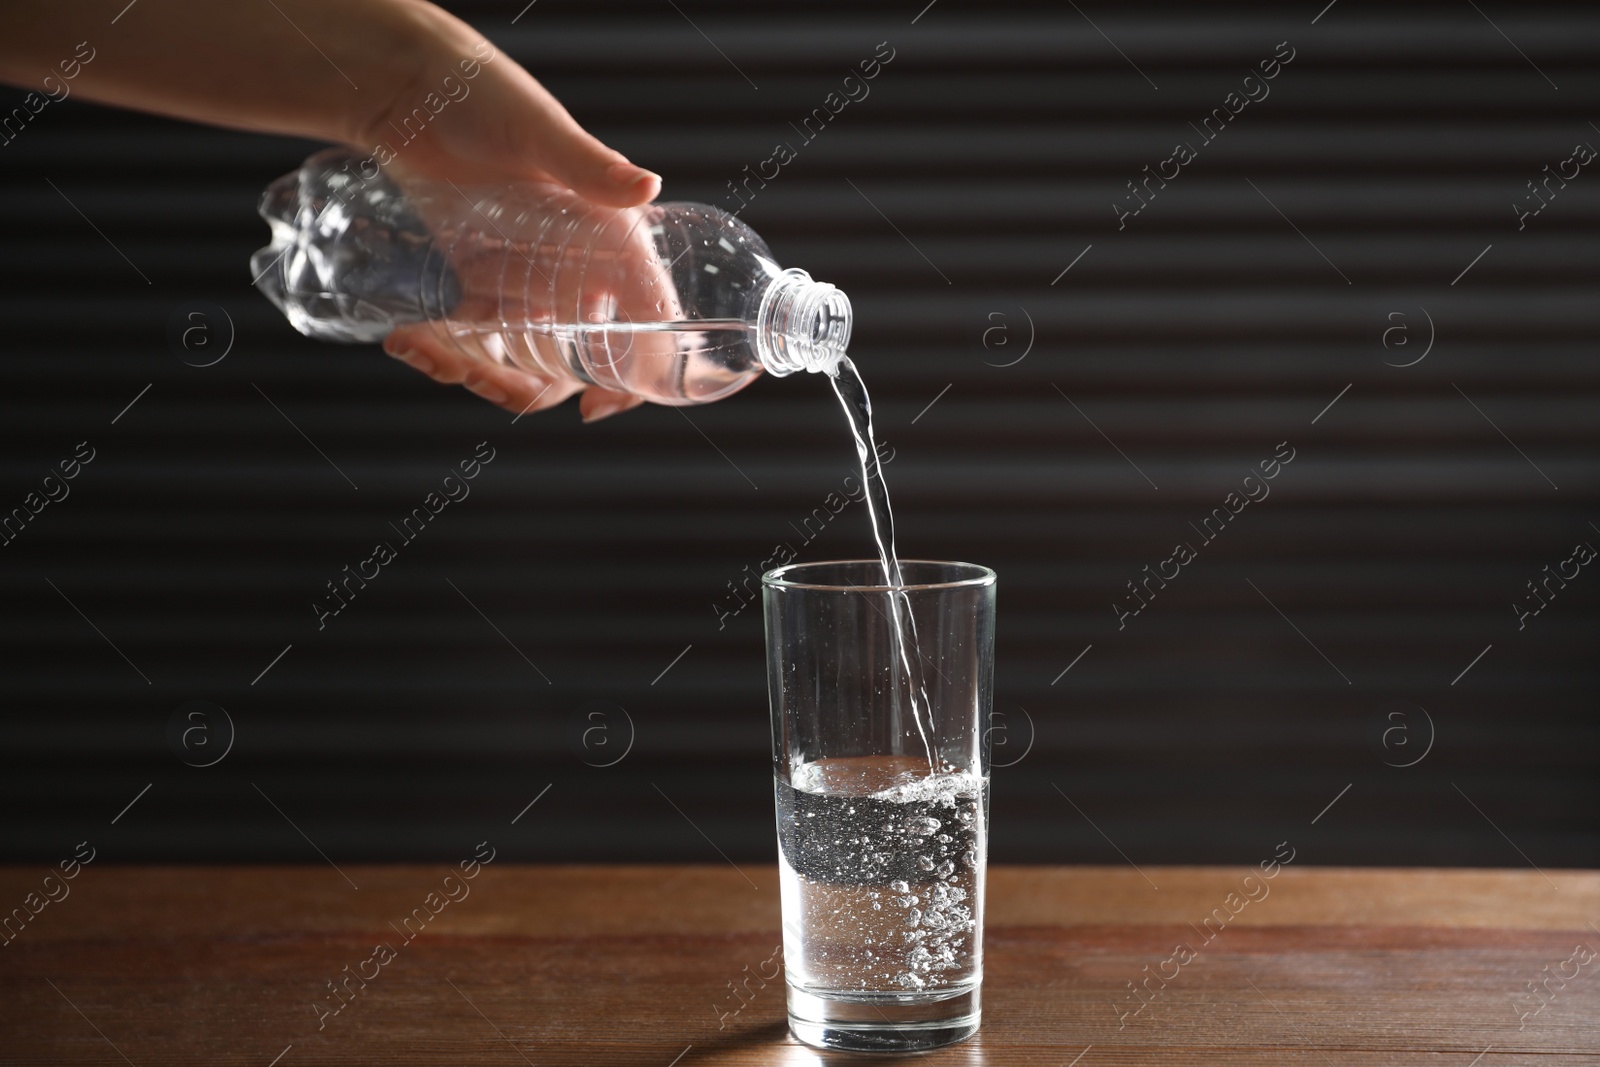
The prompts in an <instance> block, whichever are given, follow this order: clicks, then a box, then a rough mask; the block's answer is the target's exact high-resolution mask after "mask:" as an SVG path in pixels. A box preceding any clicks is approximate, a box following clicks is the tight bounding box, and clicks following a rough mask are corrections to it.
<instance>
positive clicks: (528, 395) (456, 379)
mask: <svg viewBox="0 0 1600 1067" xmlns="http://www.w3.org/2000/svg"><path fill="white" fill-rule="evenodd" d="M383 350H384V351H385V352H386V353H388V354H389V355H391V356H393V357H394V358H395V359H398V360H400V361H401V362H402V363H405V364H407V365H408V366H410V367H412V368H414V369H415V370H418V371H420V372H422V373H423V374H426V375H427V376H428V377H430V378H432V379H433V380H434V381H436V382H440V383H442V384H445V385H461V386H464V387H466V388H467V389H468V390H470V391H471V392H473V393H476V394H477V395H478V396H481V397H482V398H483V399H485V400H487V401H489V402H490V403H491V404H497V405H499V406H500V407H502V408H505V409H506V410H507V411H509V412H511V413H513V414H515V415H519V416H520V415H524V414H527V413H529V412H533V411H543V410H545V409H547V408H552V407H555V406H556V405H557V404H559V403H561V402H562V401H563V400H565V399H567V398H568V397H570V396H571V395H572V394H574V393H576V392H578V391H579V390H580V389H582V388H583V385H582V383H580V382H574V381H570V380H567V379H560V380H556V381H549V380H546V379H544V378H540V377H535V376H534V375H531V374H528V373H526V372H525V371H520V370H514V369H512V368H510V367H503V366H500V365H498V364H494V363H488V362H485V361H483V360H478V359H473V358H471V357H469V356H467V355H464V354H463V353H461V352H457V351H454V350H453V349H452V348H450V347H449V346H448V345H447V344H445V343H444V342H442V341H441V340H440V339H439V337H438V335H437V334H435V333H434V332H433V329H432V328H431V327H429V326H428V325H426V324H418V325H415V326H402V327H400V328H398V329H396V330H394V331H393V332H391V333H390V334H389V336H388V337H387V338H386V339H385V340H384V342H383Z"/></svg>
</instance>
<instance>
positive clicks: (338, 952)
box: [0, 863, 1600, 1067]
mask: <svg viewBox="0 0 1600 1067" xmlns="http://www.w3.org/2000/svg"><path fill="white" fill-rule="evenodd" d="M451 873H452V869H451V868H446V867H420V866H406V867H395V866H385V867H357V866H348V867H345V868H343V869H342V870H335V869H332V868H330V867H327V866H324V867H212V868H206V867H115V866H110V865H106V864H91V865H89V866H86V867H84V868H83V869H82V871H81V872H80V873H79V874H78V876H77V877H76V878H75V879H73V880H72V881H70V882H67V883H61V882H59V881H57V882H52V883H51V890H52V892H54V894H55V895H56V896H57V897H62V899H59V900H57V901H55V902H52V903H48V904H46V905H44V906H43V907H42V908H41V909H40V910H39V911H38V912H37V914H32V917H31V918H30V920H29V921H28V922H27V923H26V924H25V925H21V926H18V924H17V923H16V922H15V920H13V923H12V925H11V926H10V927H9V928H7V930H6V934H7V936H9V937H10V940H8V941H5V943H4V947H0V1063H7V1064H11V1063H16V1064H68V1063H70V1064H120V1063H131V1064H135V1065H137V1067H146V1065H154V1064H251V1065H259V1067H268V1065H269V1064H274V1063H276V1064H277V1065H278V1067H300V1065H305V1064H506V1065H514V1064H536V1065H538V1067H552V1065H566V1064H641V1065H646V1067H669V1065H673V1064H676V1065H678V1067H691V1065H695V1064H814V1063H820V1062H824V1061H832V1060H840V1061H841V1062H842V1061H844V1060H847V1059H860V1058H859V1057H857V1058H852V1057H842V1056H834V1055H831V1054H830V1055H824V1054H820V1053H816V1052H813V1051H811V1050H808V1049H806V1048H805V1047H804V1046H801V1045H798V1044H797V1043H795V1042H794V1041H793V1040H792V1039H791V1038H790V1037H789V1036H788V1035H787V1032H786V1029H785V1024H784V1011H783V989H782V983H781V978H780V979H776V980H774V981H772V982H769V983H766V984H765V985H764V986H763V985H762V984H761V983H760V981H759V979H750V980H749V981H748V982H747V984H746V985H745V987H744V988H747V989H749V990H750V992H749V993H747V994H746V995H745V997H744V998H743V999H742V1000H741V999H739V998H736V997H735V996H734V994H733V992H732V991H731V985H730V984H731V983H734V982H738V981H741V980H744V979H748V978H749V976H750V975H752V974H758V973H759V972H760V971H762V970H763V969H764V964H766V961H767V960H769V959H774V953H775V950H776V948H777V947H778V944H779V932H778V929H779V920H778V889H777V875H776V871H775V870H774V869H772V868H763V867H745V868H743V869H741V870H735V869H732V868H730V867H726V866H724V867H684V866H675V867H534V866H512V865H508V864H505V863H499V864H495V863H490V864H488V865H486V866H484V867H482V868H481V870H480V871H479V872H478V873H477V876H476V877H475V878H473V879H471V880H470V881H467V880H457V881H453V882H451V883H448V884H447V883H445V878H446V876H447V875H450V874H451ZM456 873H457V874H458V875H459V873H460V872H459V871H458V872H456ZM1250 873H1252V871H1251V869H1249V868H1238V869H1235V868H1179V867H1147V868H1144V869H1143V871H1137V870H1133V869H1128V868H1097V867H1077V868H1018V867H1013V868H996V869H993V870H991V872H990V878H989V915H988V923H987V960H986V978H985V987H984V988H985V1005H984V1024H983V1029H982V1030H981V1031H980V1033H979V1035H978V1036H977V1037H976V1038H975V1039H973V1040H972V1041H970V1042H968V1043H966V1044H964V1045H961V1046H958V1047H956V1048H952V1049H947V1050H942V1051H940V1052H936V1053H932V1054H929V1055H927V1056H924V1057H920V1059H922V1060H923V1061H925V1062H927V1063H929V1064H936V1063H937V1064H942V1063H951V1064H995V1065H1001V1064H1030V1065H1033V1064H1039V1065H1043V1064H1050V1065H1058V1067H1067V1065H1079V1067H1103V1065H1111V1064H1140V1063H1160V1064H1171V1065H1189V1064H1246V1065H1253V1064H1263V1065H1264V1064H1326V1065H1340V1067H1343V1065H1369V1064H1370V1065H1377V1064H1402V1065H1411V1064H1416V1065H1422V1064H1428V1065H1441V1067H1444V1065H1459V1067H1473V1065H1481V1067H1504V1065H1507V1064H1529V1065H1531V1064H1577V1063H1583V1064H1600V973H1597V972H1600V957H1595V958H1592V959H1591V958H1590V957H1591V956H1595V952H1596V951H1597V950H1600V873H1591V872H1571V871H1546V872H1543V873H1540V872H1537V871H1526V872H1524V871H1476V870H1352V869H1328V868H1322V869H1318V868H1295V867H1292V866H1291V867H1285V868H1283V869H1282V870H1281V871H1280V872H1279V873H1278V874H1277V876H1276V877H1275V878H1274V879H1272V880H1271V881H1270V882H1264V881H1259V880H1258V881H1255V882H1252V883H1249V884H1248V886H1246V884H1245V883H1244V882H1243V879H1244V877H1245V876H1246V875H1248V874H1250ZM1257 873H1259V872H1257ZM45 874H46V872H45V870H44V869H33V868H19V867H12V868H4V869H0V908H4V909H5V910H6V912H7V913H10V909H12V908H13V907H19V908H23V910H24V913H29V912H28V908H27V902H29V901H30V900H32V901H33V902H34V906H35V907H37V906H38V904H37V901H38V900H39V899H41V898H40V897H33V898H30V897H29V894H31V893H41V895H42V892H41V884H42V881H43V878H44V876H45ZM63 885H65V887H66V889H67V893H66V895H65V896H63V894H62V886H63ZM1158 887H1159V888H1158ZM1262 887H1265V893H1264V895H1263V888H1262ZM1247 889H1248V891H1249V892H1250V893H1251V894H1252V895H1253V896H1255V897H1257V898H1259V899H1254V900H1250V901H1249V902H1248V903H1246V904H1243V905H1240V904H1239V901H1240V900H1241V899H1243V898H1242V897H1235V898H1232V901H1231V903H1230V900H1229V894H1230V893H1241V894H1243V893H1244V892H1246V890H1247ZM447 890H448V892H449V894H450V895H451V896H454V897H456V898H458V899H454V900H450V901H449V902H448V903H443V904H441V903H440V901H441V900H443V899H446V897H445V893H446V891H447ZM430 893H438V894H440V896H436V897H434V898H432V899H431V901H430V898H429V896H428V895H429V894H430ZM419 908H421V909H422V914H424V915H428V916H429V920H428V922H427V923H426V924H425V925H423V924H421V923H420V922H417V921H416V920H413V923H412V926H411V927H402V923H403V920H404V918H405V917H406V916H408V915H412V914H414V912H415V909H419ZM1214 909H1222V910H1221V912H1220V914H1221V915H1223V916H1226V918H1227V921H1226V923H1219V922H1218V921H1216V920H1213V922H1212V923H1211V924H1210V925H1208V926H1204V927H1203V930H1204V931H1205V932H1208V933H1209V934H1210V935H1211V936H1210V938H1209V940H1208V939H1206V938H1205V937H1204V936H1203V934H1202V932H1201V927H1202V924H1203V923H1204V920H1205V917H1206V916H1207V915H1215V914H1219V913H1218V912H1217V911H1215V910H1214ZM434 910H437V914H434V913H433V912H434ZM1235 911H1236V914H1235V913H1234V912H1235ZM29 914H31V913H29ZM1219 927H1220V929H1219ZM402 929H412V930H420V932H415V933H414V934H413V937H412V939H410V940H407V939H406V938H405V937H404V936H403V933H402V932H401V931H402ZM380 942H382V943H386V944H388V945H389V946H391V948H392V950H393V958H392V959H389V960H388V961H387V962H385V963H383V964H382V965H381V966H379V965H377V964H364V962H363V961H366V960H368V959H370V958H372V957H373V953H374V947H375V946H376V945H377V944H379V943H380ZM1180 943H1183V944H1187V945H1189V946H1190V947H1191V948H1193V949H1194V950H1195V954H1194V957H1193V958H1192V959H1189V960H1188V961H1187V962H1185V963H1182V964H1175V963H1171V962H1167V961H1169V960H1171V959H1173V957H1174V949H1175V946H1177V945H1178V944H1180ZM775 966H776V963H775V962H774V963H773V964H769V965H765V970H766V973H768V974H770V973H772V969H773V968H774V967H775ZM347 967H348V968H350V970H346V969H345V968H347ZM1146 967H1149V968H1150V971H1146V970H1145V968H1146ZM747 968H748V970H747ZM356 970H362V971H364V972H365V973H367V974H371V973H373V971H374V970H376V972H377V973H376V977H374V978H372V979H371V980H370V981H367V982H366V983H365V987H364V988H362V987H361V986H360V984H359V983H357V982H355V981H351V982H349V987H350V988H352V989H354V990H355V992H353V993H351V994H350V996H349V1000H348V1002H347V1003H346V1002H345V1001H341V1000H336V999H334V997H333V995H332V994H331V992H330V990H329V986H328V984H327V983H329V982H334V981H338V980H340V979H344V978H346V977H347V976H348V975H349V974H350V973H351V972H352V971H356ZM1174 971H1176V975H1175V976H1174V977H1171V978H1170V980H1166V981H1164V982H1163V981H1161V980H1160V979H1156V980H1152V981H1150V982H1149V983H1147V985H1146V988H1147V989H1149V990H1151V991H1152V992H1150V993H1147V994H1145V997H1144V999H1141V1000H1135V999H1134V998H1133V994H1132V993H1131V992H1130V986H1129V983H1133V982H1138V981H1141V980H1143V979H1144V978H1145V977H1146V975H1148V974H1151V973H1156V972H1160V973H1162V974H1165V975H1172V974H1173V972H1174ZM1540 982H1542V983H1543V985H1542V987H1541V988H1543V989H1544V990H1545V992H1544V993H1543V996H1542V997H1541V998H1540V999H1537V1000H1536V999H1534V997H1533V995H1532V994H1531V993H1529V992H1528V990H1529V988H1530V983H1535V984H1537V983H1540ZM341 1003H343V1004H344V1006H343V1007H342V1009H341V1010H340V1011H339V1012H338V1013H337V1014H324V1013H325V1012H326V1011H327V1010H329V1009H330V1008H331V1007H332V1006H334V1005H337V1004H341ZM1140 1004H1143V1005H1144V1007H1143V1009H1142V1010H1138V1011H1137V1014H1135V1013H1134V1012H1135V1010H1136V1009H1137V1008H1138V1005H1140ZM318 1005H322V1006H323V1008H322V1009H321V1010H319V1008H318ZM319 1022H320V1024H321V1025H320V1027H319ZM873 1058H877V1059H879V1061H880V1062H883V1060H882V1058H881V1057H873Z"/></svg>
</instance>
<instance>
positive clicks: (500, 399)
mask: <svg viewBox="0 0 1600 1067" xmlns="http://www.w3.org/2000/svg"><path fill="white" fill-rule="evenodd" d="M465 384H466V387H467V388H468V389H470V390H471V391H472V392H474V393H476V394H478V395H479V396H481V397H483V398H484V399H485V400H487V401H489V403H491V404H504V403H505V402H506V400H507V399H508V398H507V396H506V394H505V392H504V390H502V389H499V388H497V387H496V386H495V385H493V384H492V383H490V382H488V381H476V382H466V383H465Z"/></svg>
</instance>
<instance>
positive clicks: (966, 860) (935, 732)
mask: <svg viewBox="0 0 1600 1067" xmlns="http://www.w3.org/2000/svg"><path fill="white" fill-rule="evenodd" d="M900 566H901V577H902V581H903V583H904V584H902V585H899V586H894V587H890V586H886V585H885V584H884V583H883V575H884V571H883V566H882V564H881V563H879V561H878V560H850V561H844V562H834V563H803V564H793V565H791V566H787V567H780V568H778V569H777V570H775V571H771V572H769V573H768V574H766V575H764V576H763V577H762V590H763V600H764V604H765V609H766V630H767V677H768V690H769V694H770V699H771V706H772V757H773V772H774V779H775V782H774V789H775V792H776V795H777V809H778V846H779V847H778V851H779V860H778V864H779V872H780V876H781V885H782V892H783V959H784V968H785V972H786V978H787V985H788V1007H789V1028H790V1030H791V1031H793V1033H794V1035H795V1037H796V1038H798V1039H799V1040H801V1041H803V1042H805V1043H806V1044H808V1045H814V1046H817V1047H819V1048H832V1049H849V1050H855V1051H885V1052H910V1051H916V1050H920V1049H929V1048H935V1047H938V1046H940V1045H947V1044H950V1043H952V1042H956V1041H960V1040H962V1039H964V1038H967V1037H970V1036H972V1034H974V1033H975V1032H976V1031H977V1029H978V1020H979V1014H980V997H979V989H980V986H981V984H982V981H983V894H984V870H985V865H986V863H987V859H988V837H989V746H988V738H987V735H986V731H985V729H984V727H985V724H986V723H987V722H988V721H989V712H990V704H991V700H992V691H993V677H994V597H995V575H994V572H993V571H991V570H989V569H988V568H986V567H979V566H975V565H973V564H970V563H939V562H931V561H925V560H902V561H901V564H900ZM891 597H893V598H895V600H896V601H897V602H898V607H899V610H898V611H895V610H893V607H892V604H891V600H890V598H891ZM897 618H898V619H902V620H904V621H903V623H902V625H904V627H905V631H906V634H905V638H906V639H905V640H904V641H903V642H902V641H901V640H900V638H899V636H898V635H897V634H896V632H895V623H894V621H893V620H895V619H897Z"/></svg>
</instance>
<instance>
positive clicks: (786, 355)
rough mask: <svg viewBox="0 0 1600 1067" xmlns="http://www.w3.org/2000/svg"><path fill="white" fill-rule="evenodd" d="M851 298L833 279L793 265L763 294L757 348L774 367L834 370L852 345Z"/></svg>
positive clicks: (783, 371) (780, 371) (781, 372)
mask: <svg viewBox="0 0 1600 1067" xmlns="http://www.w3.org/2000/svg"><path fill="white" fill-rule="evenodd" d="M850 325H851V309H850V298H849V297H847V296H845V295H844V293H843V291H842V290H840V289H838V288H836V287H835V286H832V285H829V284H828V283H827V282H819V281H814V280H813V279H812V277H811V275H810V274H807V273H806V272H805V271H803V270H800V269H798V268H794V267H791V268H790V269H789V270H786V271H784V272H783V273H781V274H779V275H778V276H777V277H776V278H774V279H773V280H772V284H771V285H769V286H767V291H766V292H765V293H763V294H762V296H761V308H760V310H759V311H758V312H757V313H756V353H757V354H758V355H759V356H760V357H761V364H762V366H764V367H765V368H766V369H767V370H768V372H770V373H772V374H775V375H777V376H778V377H780V378H781V377H784V376H786V375H789V374H793V373H794V372H795V371H800V370H803V371H809V372H811V373H813V374H815V373H818V372H822V373H825V374H833V373H834V372H835V370H836V369H837V368H838V366H839V361H840V360H841V359H843V358H844V354H845V349H846V348H847V347H849V344H850Z"/></svg>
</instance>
